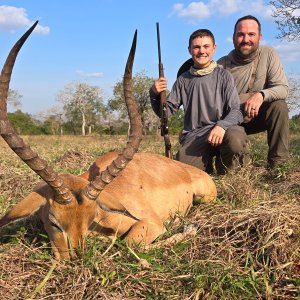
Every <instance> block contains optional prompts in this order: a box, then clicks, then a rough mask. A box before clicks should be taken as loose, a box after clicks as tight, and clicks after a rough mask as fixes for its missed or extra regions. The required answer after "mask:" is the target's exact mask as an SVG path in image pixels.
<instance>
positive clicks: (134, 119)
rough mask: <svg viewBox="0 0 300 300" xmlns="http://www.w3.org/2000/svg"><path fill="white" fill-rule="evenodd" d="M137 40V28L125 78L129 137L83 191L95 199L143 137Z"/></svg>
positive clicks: (115, 175) (134, 150)
mask: <svg viewBox="0 0 300 300" xmlns="http://www.w3.org/2000/svg"><path fill="white" fill-rule="evenodd" d="M136 41H137V30H136V31H135V34H134V38H133V41H132V46H131V49H130V53H129V56H128V59H127V64H126V67H125V72H124V78H123V88H124V97H125V102H126V106H127V111H128V115H129V121H130V134H129V139H128V142H127V144H126V147H125V148H124V149H123V151H122V153H120V154H119V156H118V157H117V158H116V159H115V160H113V161H112V163H111V164H110V165H109V166H108V167H107V168H106V170H104V171H103V172H101V173H100V174H99V175H98V176H97V177H96V178H95V179H94V180H93V181H92V182H90V183H89V184H88V185H87V186H86V188H85V190H84V191H83V192H84V193H85V194H86V196H87V197H88V198H90V199H93V200H96V199H97V197H98V196H99V194H100V193H101V191H102V190H103V189H104V188H105V186H106V185H107V184H109V183H110V182H111V181H112V180H113V179H114V178H115V177H117V176H118V174H119V173H120V171H122V170H123V169H124V168H125V167H126V166H127V164H128V163H129V162H130V161H131V160H132V158H133V156H134V154H135V153H136V152H137V150H138V147H139V144H140V142H141V139H142V121H141V117H140V114H139V111H138V107H137V103H136V100H135V98H134V96H133V93H132V66H133V61H134V55H135V49H136ZM100 202H101V200H100Z"/></svg>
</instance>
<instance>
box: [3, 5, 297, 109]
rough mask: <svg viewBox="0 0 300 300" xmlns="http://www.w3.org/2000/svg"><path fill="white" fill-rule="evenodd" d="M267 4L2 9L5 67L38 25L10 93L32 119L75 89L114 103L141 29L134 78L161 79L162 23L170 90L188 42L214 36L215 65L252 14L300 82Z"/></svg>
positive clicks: (290, 46)
mask: <svg viewBox="0 0 300 300" xmlns="http://www.w3.org/2000/svg"><path fill="white" fill-rule="evenodd" d="M271 13H272V12H271V8H270V6H269V5H268V1H262V0H252V1H251V0H208V1H199V2H191V1H170V0H127V1H126V0H85V1H78V0H72V1H70V0H43V1H36V0H23V1H20V0H18V1H17V0H16V1H5V0H3V1H2V4H1V5H0V64H1V68H2V65H3V63H4V60H5V59H6V57H7V54H8V52H9V50H10V49H11V47H12V46H13V45H14V43H15V42H16V41H17V40H18V38H19V37H20V36H21V35H22V34H23V33H24V32H25V31H26V29H27V28H28V26H30V24H32V23H33V22H34V21H36V20H39V25H38V28H37V29H36V30H35V31H34V33H33V34H32V35H31V36H30V37H29V38H28V40H27V41H26V43H25V45H24V46H23V48H22V49H21V51H20V53H19V56H18V58H17V61H16V64H15V68H14V71H13V75H12V80H11V85H10V88H11V89H15V90H17V91H18V92H19V93H20V94H21V95H22V96H23V97H22V107H21V109H22V111H24V112H28V113H30V114H35V113H38V112H43V111H46V110H48V109H49V108H51V107H53V106H57V104H58V102H57V101H56V97H57V94H58V93H59V91H61V90H62V89H63V88H64V86H66V85H67V84H69V83H71V82H74V81H83V82H86V83H88V84H90V85H96V86H99V87H100V88H101V89H102V90H103V91H104V96H105V99H106V100H107V99H108V98H109V97H110V96H111V95H112V88H113V86H114V85H115V83H116V82H118V81H120V80H121V79H122V76H123V72H124V67H125V63H126V59H127V56H128V52H129V49H130V46H131V42H132V38H133V34H134V31H135V29H137V30H138V42H137V49H136V59H135V63H134V69H133V72H134V73H136V72H140V71H144V72H145V73H146V75H147V76H149V77H155V78H156V77H157V76H158V57H157V42H156V22H159V24H160V43H161V54H162V63H163V65H164V72H165V76H166V77H167V79H168V88H169V89H171V86H172V84H173V83H174V81H175V79H176V73H177V70H178V68H179V67H180V65H181V64H182V63H183V62H184V61H185V60H186V59H188V58H189V57H190V56H189V53H188V51H187V46H188V38H189V35H190V34H191V33H192V32H193V31H194V30H196V29H199V28H207V29H209V30H211V31H212V32H213V33H214V35H215V38H216V43H217V51H216V53H215V55H214V58H215V59H216V60H217V59H218V58H219V57H221V56H223V55H225V54H227V53H228V52H229V51H230V50H231V49H232V32H233V26H234V23H235V21H236V20H237V19H238V18H239V17H242V16H244V15H246V14H252V15H254V16H256V17H257V18H258V19H259V20H260V21H261V23H262V34H263V44H266V45H270V46H273V47H275V48H276V50H277V51H278V53H279V55H280V57H281V59H282V62H283V64H284V68H285V70H286V73H287V74H296V75H298V76H299V75H300V51H299V49H300V42H294V43H291V42H286V41H281V40H278V39H277V38H276V36H277V35H278V33H279V31H278V29H277V27H276V24H275V21H274V19H273V18H272V17H271Z"/></svg>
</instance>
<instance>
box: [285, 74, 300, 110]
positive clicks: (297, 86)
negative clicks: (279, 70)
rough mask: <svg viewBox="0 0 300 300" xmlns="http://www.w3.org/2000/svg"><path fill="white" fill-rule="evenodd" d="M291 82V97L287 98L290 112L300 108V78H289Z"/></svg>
mask: <svg viewBox="0 0 300 300" xmlns="http://www.w3.org/2000/svg"><path fill="white" fill-rule="evenodd" d="M288 82H289V96H288V98H287V104H288V107H289V110H290V111H292V110H296V109H298V108H300V78H299V76H298V77H297V76H293V75H291V74H290V75H289V76H288Z"/></svg>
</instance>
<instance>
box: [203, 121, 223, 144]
mask: <svg viewBox="0 0 300 300" xmlns="http://www.w3.org/2000/svg"><path fill="white" fill-rule="evenodd" d="M224 134H225V129H224V128H222V127H220V126H218V125H216V126H215V127H214V128H213V129H212V130H211V132H210V133H209V136H208V139H207V141H208V143H209V144H211V145H212V146H214V147H216V146H219V145H221V144H222V142H223V137H224Z"/></svg>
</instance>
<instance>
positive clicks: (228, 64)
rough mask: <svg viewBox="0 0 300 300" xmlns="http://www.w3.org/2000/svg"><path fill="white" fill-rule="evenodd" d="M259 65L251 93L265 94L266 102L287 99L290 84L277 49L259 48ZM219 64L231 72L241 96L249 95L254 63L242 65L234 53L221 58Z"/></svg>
mask: <svg viewBox="0 0 300 300" xmlns="http://www.w3.org/2000/svg"><path fill="white" fill-rule="evenodd" d="M257 51H258V65H257V70H256V76H255V80H254V84H253V87H252V89H251V90H250V92H255V91H256V92H263V93H264V101H267V102H271V101H274V100H280V99H282V100H283V99H286V98H287V96H288V90H289V88H288V82H287V79H286V76H285V73H284V70H283V66H282V64H281V62H280V58H279V56H278V54H277V53H276V51H275V49H274V48H272V47H269V46H260V47H259V48H258V50H257ZM218 64H220V65H222V66H223V67H224V68H225V69H227V70H228V71H230V72H231V73H232V75H233V78H234V80H235V83H236V87H237V91H238V93H239V94H244V93H247V90H248V88H249V82H250V78H251V74H252V71H253V63H252V62H251V63H248V64H240V63H238V62H236V61H235V60H234V58H233V52H230V53H229V54H228V55H226V56H223V57H221V58H220V59H219V60H218Z"/></svg>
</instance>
